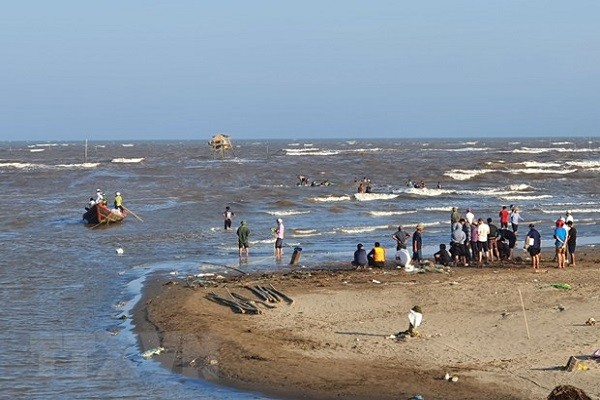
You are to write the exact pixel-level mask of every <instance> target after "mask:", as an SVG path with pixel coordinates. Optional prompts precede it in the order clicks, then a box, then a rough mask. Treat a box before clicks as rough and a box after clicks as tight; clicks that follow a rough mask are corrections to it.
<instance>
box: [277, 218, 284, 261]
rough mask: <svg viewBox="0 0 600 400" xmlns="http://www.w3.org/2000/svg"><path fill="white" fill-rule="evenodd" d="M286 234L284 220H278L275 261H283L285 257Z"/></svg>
mask: <svg viewBox="0 0 600 400" xmlns="http://www.w3.org/2000/svg"><path fill="white" fill-rule="evenodd" d="M284 233H285V227H284V226H283V220H282V219H281V218H277V228H275V236H276V239H275V259H277V260H281V257H282V256H283V236H284Z"/></svg>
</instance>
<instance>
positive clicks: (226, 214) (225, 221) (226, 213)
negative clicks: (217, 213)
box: [223, 206, 235, 230]
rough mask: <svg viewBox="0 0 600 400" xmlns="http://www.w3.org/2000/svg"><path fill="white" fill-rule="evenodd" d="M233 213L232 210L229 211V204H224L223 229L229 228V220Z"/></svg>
mask: <svg viewBox="0 0 600 400" xmlns="http://www.w3.org/2000/svg"><path fill="white" fill-rule="evenodd" d="M234 215H235V214H234V213H233V211H231V209H230V208H229V206H226V207H225V211H223V227H224V228H225V230H227V229H231V220H232V218H233V216H234Z"/></svg>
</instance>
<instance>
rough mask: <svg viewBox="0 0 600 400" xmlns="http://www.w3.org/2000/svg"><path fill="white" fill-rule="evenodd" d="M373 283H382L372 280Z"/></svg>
mask: <svg viewBox="0 0 600 400" xmlns="http://www.w3.org/2000/svg"><path fill="white" fill-rule="evenodd" d="M371 282H373V283H381V282H380V281H378V280H377V279H373V280H371Z"/></svg>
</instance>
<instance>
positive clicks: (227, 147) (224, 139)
mask: <svg viewBox="0 0 600 400" xmlns="http://www.w3.org/2000/svg"><path fill="white" fill-rule="evenodd" d="M208 145H209V146H210V147H212V152H213V158H217V156H218V157H220V158H224V157H225V156H226V155H227V153H229V151H232V150H233V146H232V144H231V139H230V138H229V135H225V134H222V133H217V134H216V135H215V136H213V137H212V139H211V140H210V142H208Z"/></svg>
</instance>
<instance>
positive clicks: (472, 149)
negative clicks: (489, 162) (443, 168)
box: [443, 147, 495, 152]
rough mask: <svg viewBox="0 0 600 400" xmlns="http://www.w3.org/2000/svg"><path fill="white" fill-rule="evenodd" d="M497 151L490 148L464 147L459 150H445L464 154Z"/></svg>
mask: <svg viewBox="0 0 600 400" xmlns="http://www.w3.org/2000/svg"><path fill="white" fill-rule="evenodd" d="M493 150H495V149H492V148H490V147H462V148H458V149H444V150H443V151H455V152H462V151H493Z"/></svg>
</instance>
